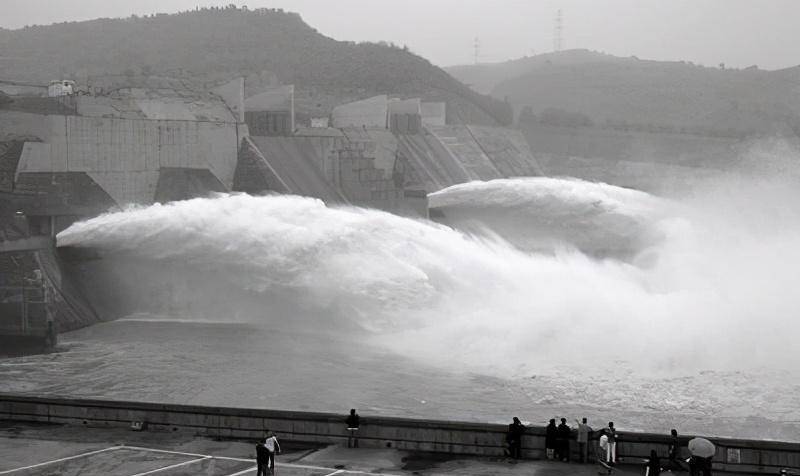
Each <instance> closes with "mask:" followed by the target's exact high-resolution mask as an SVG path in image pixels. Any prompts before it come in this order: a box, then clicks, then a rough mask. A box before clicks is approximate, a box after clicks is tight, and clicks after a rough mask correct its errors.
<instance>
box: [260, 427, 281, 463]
mask: <svg viewBox="0 0 800 476" xmlns="http://www.w3.org/2000/svg"><path fill="white" fill-rule="evenodd" d="M264 447H266V448H267V456H268V457H269V461H267V468H269V471H270V472H271V473H272V474H275V453H280V452H281V445H280V444H279V443H278V438H277V437H276V436H275V433H274V432H272V431H268V432H267V439H266V440H264Z"/></svg>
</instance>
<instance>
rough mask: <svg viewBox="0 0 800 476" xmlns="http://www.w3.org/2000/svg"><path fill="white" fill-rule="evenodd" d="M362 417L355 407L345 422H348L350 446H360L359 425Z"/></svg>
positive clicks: (348, 442) (348, 441) (348, 445)
mask: <svg viewBox="0 0 800 476" xmlns="http://www.w3.org/2000/svg"><path fill="white" fill-rule="evenodd" d="M360 420H361V419H360V418H359V416H358V413H356V409H355V408H351V409H350V414H349V415H347V419H346V420H345V423H346V424H347V433H348V437H347V447H348V448H358V436H357V435H358V427H359V425H360V424H361V421H360Z"/></svg>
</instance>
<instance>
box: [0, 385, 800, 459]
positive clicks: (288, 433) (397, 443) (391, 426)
mask: <svg viewBox="0 0 800 476" xmlns="http://www.w3.org/2000/svg"><path fill="white" fill-rule="evenodd" d="M0 419H5V420H11V421H33V422H49V423H63V424H70V425H86V426H94V427H105V426H119V427H128V426H130V424H131V422H132V421H142V422H146V423H147V427H148V428H149V429H151V430H155V431H185V432H192V433H194V434H199V435H205V436H211V437H222V438H244V439H255V438H258V437H260V436H262V435H263V431H264V430H266V429H270V430H273V431H275V432H277V433H278V435H279V436H280V437H281V438H282V439H284V440H288V441H298V442H309V443H326V444H341V443H344V442H345V441H346V439H347V436H348V434H347V431H346V429H345V423H344V419H345V415H344V414H342V415H336V414H330V413H311V412H294V411H278V410H262V409H247V408H222V407H203V406H196V405H175V404H158V403H143V402H121V401H104V400H83V399H66V398H64V399H62V398H40V397H29V396H22V395H0ZM506 428H507V427H506V426H505V425H497V424H488V423H469V422H453V421H436V420H412V419H406V418H387V417H370V416H363V417H362V426H361V429H360V430H359V434H358V436H359V440H360V446H361V447H363V448H387V447H388V448H396V449H401V450H410V451H431V452H440V453H451V454H468V455H484V456H498V455H502V454H503V451H504V449H505V434H506ZM544 436H545V429H544V428H543V427H529V428H528V429H527V432H526V434H525V436H524V438H523V441H522V447H523V457H525V458H534V459H538V458H542V457H543V455H544ZM619 438H620V439H619V443H618V445H617V451H618V455H619V457H620V460H621V461H623V462H624V461H625V460H626V459H638V458H644V457H647V456H648V455H649V453H650V450H651V449H655V450H656V451H658V452H659V454H662V455H665V454H666V450H667V445H668V444H669V436H668V435H657V434H649V433H633V432H621V433H620V434H619ZM689 438H690V437H688V436H687V437H684V438H683V441H684V443H685V442H686V441H687V440H688V439H689ZM711 440H712V441H713V442H714V443H715V444H716V446H717V454H716V456H715V458H714V461H715V463H714V464H715V469H720V470H724V471H727V472H738V473H750V474H775V473H777V472H778V471H779V470H780V469H781V468H800V444H798V443H787V442H777V441H756V440H737V439H730V438H711ZM571 446H576V445H571Z"/></svg>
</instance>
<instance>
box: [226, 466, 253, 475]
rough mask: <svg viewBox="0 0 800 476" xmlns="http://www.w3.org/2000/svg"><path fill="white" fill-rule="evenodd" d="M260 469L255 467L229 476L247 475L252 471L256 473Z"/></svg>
mask: <svg viewBox="0 0 800 476" xmlns="http://www.w3.org/2000/svg"><path fill="white" fill-rule="evenodd" d="M257 469H258V466H253V467H252V468H247V469H245V470H242V471H239V472H238V473H233V474H229V475H227V476H242V475H243V474H245V473H249V472H251V471H255V470H257Z"/></svg>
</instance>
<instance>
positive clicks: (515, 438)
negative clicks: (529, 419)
mask: <svg viewBox="0 0 800 476" xmlns="http://www.w3.org/2000/svg"><path fill="white" fill-rule="evenodd" d="M524 434H525V425H523V424H522V422H521V421H519V418H517V417H514V421H513V422H512V423H511V424H509V425H508V433H506V443H508V453H509V456H511V457H512V458H514V459H519V458H521V457H522V435H524Z"/></svg>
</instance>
